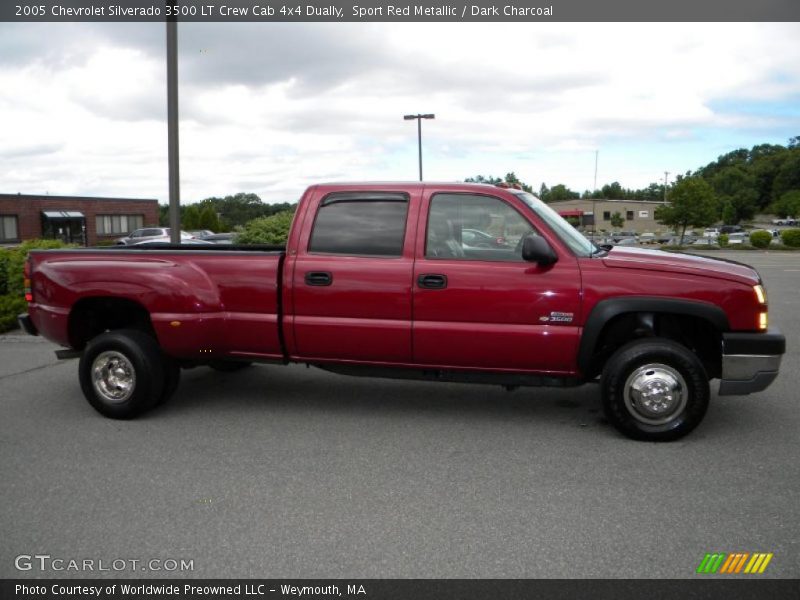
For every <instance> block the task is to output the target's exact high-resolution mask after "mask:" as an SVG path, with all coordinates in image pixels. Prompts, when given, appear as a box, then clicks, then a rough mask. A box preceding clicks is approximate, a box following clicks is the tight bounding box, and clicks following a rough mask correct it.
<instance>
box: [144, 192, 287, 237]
mask: <svg viewBox="0 0 800 600" xmlns="http://www.w3.org/2000/svg"><path fill="white" fill-rule="evenodd" d="M296 207H297V203H289V202H280V203H277V204H270V203H267V202H264V201H262V200H261V198H260V197H259V196H258V195H257V194H246V193H238V194H233V195H229V196H225V197H223V198H219V197H216V196H213V197H210V198H206V199H204V200H201V201H200V202H196V203H194V204H182V205H181V207H180V210H181V229H183V230H184V231H191V230H195V229H210V230H211V231H214V232H217V233H223V232H228V231H234V230H238V229H240V228H242V227H244V226H245V224H246V223H248V222H250V221H252V220H254V219H259V218H262V217H270V216H272V215H275V214H278V213H281V212H286V211H290V212H293V211H294V209H295V208H296ZM159 211H160V214H159V223H160V225H161V226H163V227H167V226H169V204H161V205H160V206H159Z"/></svg>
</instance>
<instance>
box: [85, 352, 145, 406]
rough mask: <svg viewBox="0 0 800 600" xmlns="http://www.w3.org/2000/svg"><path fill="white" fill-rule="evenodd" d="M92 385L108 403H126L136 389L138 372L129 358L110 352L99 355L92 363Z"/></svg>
mask: <svg viewBox="0 0 800 600" xmlns="http://www.w3.org/2000/svg"><path fill="white" fill-rule="evenodd" d="M92 384H93V386H94V390H95V392H97V395H98V396H100V397H101V398H102V399H103V400H105V401H106V402H110V403H111V404H119V403H121V402H125V401H126V400H127V399H128V398H130V397H131V395H132V394H133V390H134V389H135V388H136V371H135V370H134V368H133V364H131V361H130V360H128V358H127V357H126V356H125V355H124V354H121V353H119V352H115V351H113V350H109V351H106V352H101V353H100V354H98V355H97V357H96V358H95V359H94V362H93V363H92Z"/></svg>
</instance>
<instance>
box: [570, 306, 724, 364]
mask: <svg viewBox="0 0 800 600" xmlns="http://www.w3.org/2000/svg"><path fill="white" fill-rule="evenodd" d="M638 312H649V313H668V314H673V315H686V316H690V317H698V318H700V319H705V320H706V321H709V322H710V323H711V324H712V325H714V327H716V328H717V329H718V330H719V331H720V333H722V332H725V331H729V330H730V323H729V322H728V315H726V314H725V311H724V310H722V309H721V308H720V307H719V306H717V305H715V304H711V303H709V302H703V301H700V300H688V299H679V298H660V297H653V296H625V297H622V298H608V299H606V300H601V301H600V302H598V303H597V304H595V305H594V308H592V311H591V312H590V313H589V316H588V317H586V322H585V323H584V326H583V334H582V335H581V341H580V345H579V347H578V369H580V371H581V373H583V374H584V375H586V374H588V373H589V372H590V371H591V370H592V366H593V365H592V355H593V353H594V348H595V345H596V344H597V340H598V339H599V337H600V333H601V332H602V331H603V327H605V326H606V324H607V323H608V322H609V321H610V320H611V319H613V318H614V317H617V316H619V315H622V314H626V313H638Z"/></svg>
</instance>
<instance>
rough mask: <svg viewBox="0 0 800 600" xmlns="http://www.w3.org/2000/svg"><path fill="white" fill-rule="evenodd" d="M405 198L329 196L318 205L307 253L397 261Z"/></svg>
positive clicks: (398, 195)
mask: <svg viewBox="0 0 800 600" xmlns="http://www.w3.org/2000/svg"><path fill="white" fill-rule="evenodd" d="M408 203H409V198H408V196H407V195H405V194H402V193H394V192H387V193H370V192H357V193H349V192H346V193H333V194H329V195H328V196H326V197H325V198H324V199H323V200H322V202H320V205H319V209H318V210H317V214H316V217H315V219H314V225H313V228H312V230H311V238H310V240H309V244H308V252H309V253H311V254H341V255H348V256H374V257H390V258H391V257H400V256H402V254H403V241H404V239H405V233H406V222H407V217H408Z"/></svg>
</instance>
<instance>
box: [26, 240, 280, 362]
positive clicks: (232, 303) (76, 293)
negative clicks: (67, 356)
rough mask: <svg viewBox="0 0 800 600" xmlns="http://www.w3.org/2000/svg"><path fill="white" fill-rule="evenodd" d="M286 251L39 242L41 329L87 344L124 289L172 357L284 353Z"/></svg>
mask: <svg viewBox="0 0 800 600" xmlns="http://www.w3.org/2000/svg"><path fill="white" fill-rule="evenodd" d="M284 257H285V252H284V249H283V248H282V247H274V246H268V247H264V246H222V245H220V246H210V247H202V249H198V248H197V247H189V246H178V245H175V246H172V245H169V244H165V245H164V247H161V246H144V247H141V248H130V247H124V246H120V247H111V248H103V249H100V248H89V249H77V250H45V251H34V252H32V253H31V266H32V268H33V279H32V288H33V296H34V302H33V303H31V305H30V312H31V314H32V315H36V320H35V322H36V323H37V325H38V327H39V330H40V332H41V333H42V335H44V336H45V337H48V338H50V339H53V340H55V341H57V342H58V343H60V344H62V345H63V346H66V347H71V348H81V347H82V345H83V344H84V343H85V338H86V337H87V331H89V332H93V331H94V330H96V329H97V328H98V327H102V326H103V324H98V323H96V322H95V321H94V319H96V318H97V315H99V314H103V315H106V317H105V318H108V317H107V315H108V314H110V313H111V312H113V311H110V310H109V309H108V307H109V306H112V305H114V302H115V300H114V299H115V298H118V299H119V300H118V302H121V303H125V304H128V305H134V306H135V307H140V308H141V309H142V311H143V314H146V315H147V317H146V318H147V320H149V324H148V325H149V326H151V327H152V330H153V331H154V332H155V334H156V336H157V338H158V342H159V344H160V346H161V347H162V349H163V351H164V352H165V353H166V354H167V355H169V356H172V357H174V358H181V359H197V360H211V359H215V358H226V357H252V358H261V359H276V360H277V359H283V357H284V351H283V347H282V343H281V337H282V336H281V333H280V331H279V323H280V314H281V305H282V302H281V297H280V290H281V283H280V280H281V276H282V268H283V261H284ZM101 299H102V300H101ZM100 304H101V305H100Z"/></svg>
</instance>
